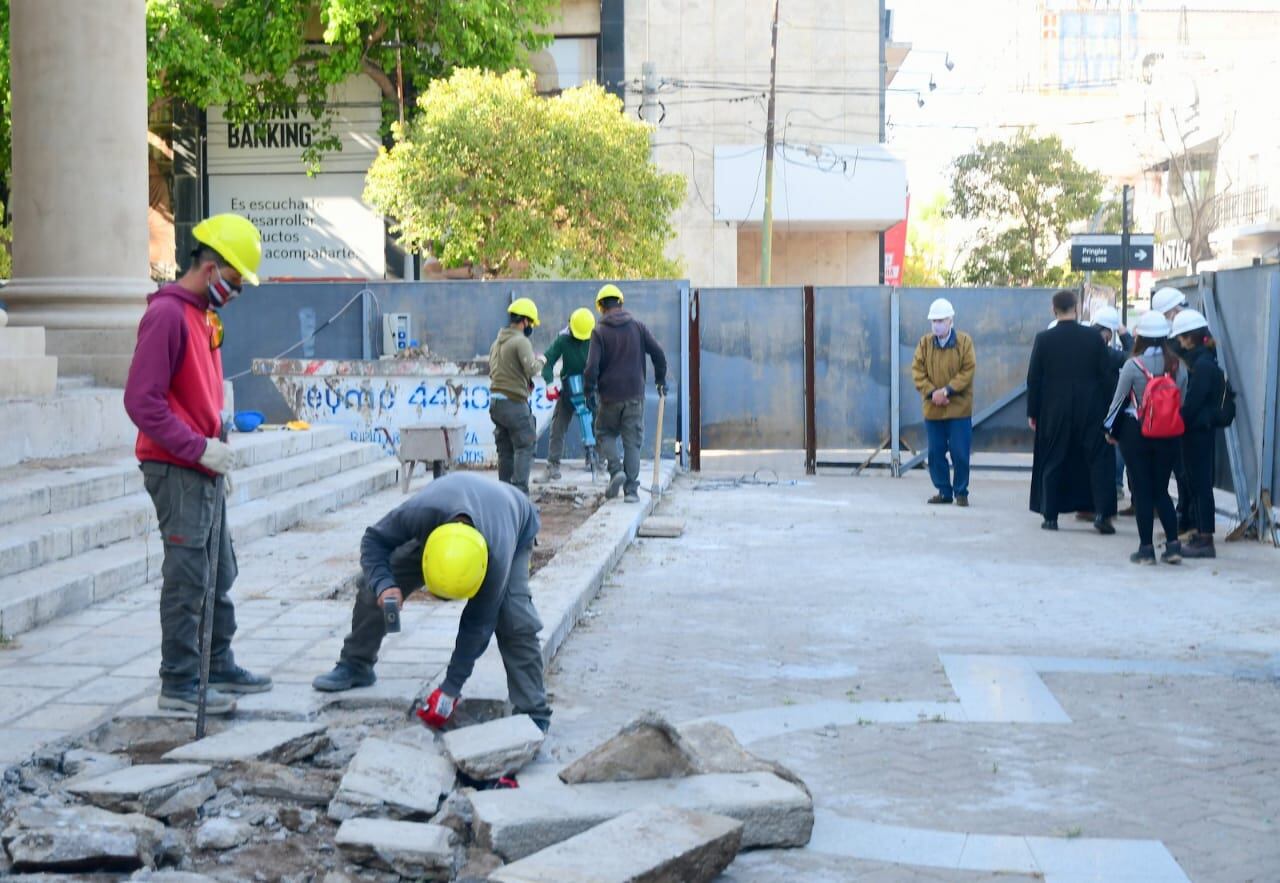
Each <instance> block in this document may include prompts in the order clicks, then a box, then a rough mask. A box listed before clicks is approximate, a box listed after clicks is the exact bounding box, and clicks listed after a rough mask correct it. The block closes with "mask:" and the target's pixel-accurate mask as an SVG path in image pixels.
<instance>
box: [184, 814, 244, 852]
mask: <svg viewBox="0 0 1280 883" xmlns="http://www.w3.org/2000/svg"><path fill="white" fill-rule="evenodd" d="M252 836H253V828H252V827H251V826H250V825H249V823H248V822H241V821H237V820H236V819H228V818H225V817H223V816H215V817H214V818H212V819H209V820H208V821H207V822H205V823H204V824H203V825H201V826H200V828H199V830H197V831H196V848H197V849H217V850H222V849H234V848H235V847H237V846H239V845H240V844H242V843H245V842H247V841H248V839H249V838H250V837H252Z"/></svg>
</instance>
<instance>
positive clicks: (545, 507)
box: [533, 488, 602, 573]
mask: <svg viewBox="0 0 1280 883" xmlns="http://www.w3.org/2000/svg"><path fill="white" fill-rule="evenodd" d="M601 502H602V497H601V496H600V494H598V493H577V492H575V491H572V490H560V489H558V488H547V489H546V490H544V491H542V492H541V493H540V494H539V495H538V496H537V497H536V498H535V499H534V503H535V504H536V505H537V507H538V516H539V517H540V518H541V519H542V530H540V531H538V545H537V546H536V547H535V548H534V550H533V573H537V572H538V571H539V570H541V569H542V568H543V567H545V566H546V563H547V562H548V561H550V560H551V559H552V558H554V557H555V554H556V552H557V551H559V549H560V547H561V546H563V545H564V543H565V541H566V540H568V539H569V535H570V534H572V533H573V532H574V531H575V530H577V529H578V528H579V527H580V526H581V525H582V523H583V522H585V521H586V520H587V519H588V518H590V517H591V514H592V513H593V512H595V511H596V510H597V509H599V508H600V503H601Z"/></svg>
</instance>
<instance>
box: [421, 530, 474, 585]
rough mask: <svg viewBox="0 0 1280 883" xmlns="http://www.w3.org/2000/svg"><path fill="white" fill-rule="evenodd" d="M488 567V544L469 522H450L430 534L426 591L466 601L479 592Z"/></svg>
mask: <svg viewBox="0 0 1280 883" xmlns="http://www.w3.org/2000/svg"><path fill="white" fill-rule="evenodd" d="M488 570H489V544H488V543H486V542H485V541H484V537H483V536H481V535H480V531H478V530H476V529H475V528H474V527H472V526H471V525H469V524H463V523H462V522H460V521H451V522H449V523H448V524H442V525H440V526H439V527H437V528H436V529H435V530H433V531H431V534H430V535H429V536H428V537H427V544H426V546H424V547H423V549H422V580H423V582H425V583H426V586H427V591H429V592H430V593H431V594H433V595H435V596H436V597H437V598H444V599H445V600H448V601H464V600H466V599H467V598H470V597H473V596H474V595H475V593H476V592H478V591H480V584H481V583H482V582H484V575H485V573H486V572H488Z"/></svg>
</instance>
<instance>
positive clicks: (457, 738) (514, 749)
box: [442, 714, 546, 781]
mask: <svg viewBox="0 0 1280 883" xmlns="http://www.w3.org/2000/svg"><path fill="white" fill-rule="evenodd" d="M545 738H546V735H545V734H544V733H543V732H542V730H541V728H539V727H538V725H537V724H535V723H534V722H533V718H531V717H529V716H528V715H527V714H520V715H516V716H514V717H504V718H500V719H498V720H495V721H490V722H489V723H484V724H477V725H476V726H473V727H465V728H463V729H460V730H452V731H450V732H448V733H445V734H444V737H443V738H442V742H443V743H444V750H445V751H446V752H447V753H448V755H449V757H450V758H451V759H452V760H453V762H454V765H455V766H457V767H458V769H459V770H460V771H462V772H463V773H465V774H466V775H468V776H470V777H471V778H473V779H478V780H480V781H486V780H491V779H498V778H501V777H502V776H509V775H511V774H513V773H517V772H519V771H520V770H521V769H523V768H524V766H525V765H526V764H528V763H529V761H531V760H533V758H534V757H535V756H536V755H537V753H538V749H539V748H540V747H542V740H543V739H545Z"/></svg>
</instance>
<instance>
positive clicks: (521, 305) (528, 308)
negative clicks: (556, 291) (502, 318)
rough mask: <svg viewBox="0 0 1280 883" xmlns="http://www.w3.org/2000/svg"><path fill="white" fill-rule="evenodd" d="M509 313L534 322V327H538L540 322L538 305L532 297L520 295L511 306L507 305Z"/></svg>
mask: <svg viewBox="0 0 1280 883" xmlns="http://www.w3.org/2000/svg"><path fill="white" fill-rule="evenodd" d="M507 313H508V314H509V315H512V316H521V317H523V318H525V319H528V320H529V321H530V322H532V323H533V327H534V328H537V327H538V325H539V324H540V323H539V322H538V305H537V304H535V303H534V302H533V301H532V300H531V299H530V298H527V297H518V298H516V299H515V300H513V301H512V302H511V306H509V307H507Z"/></svg>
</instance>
